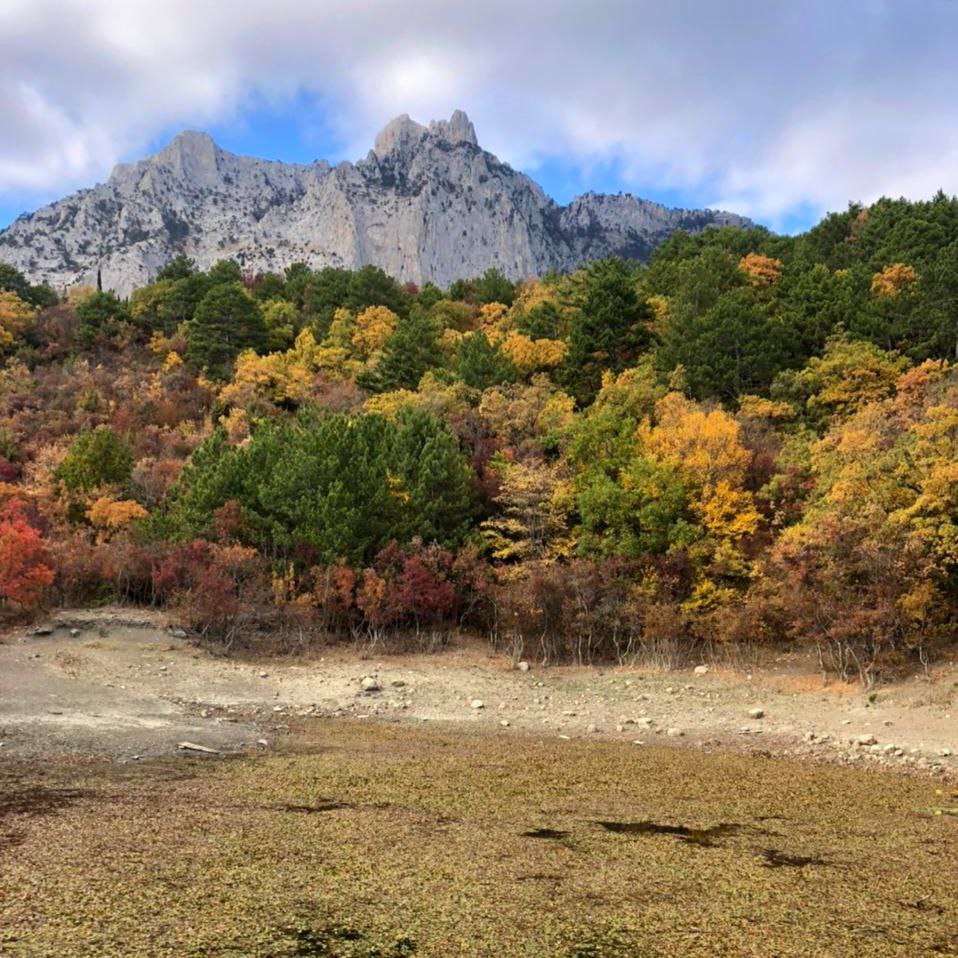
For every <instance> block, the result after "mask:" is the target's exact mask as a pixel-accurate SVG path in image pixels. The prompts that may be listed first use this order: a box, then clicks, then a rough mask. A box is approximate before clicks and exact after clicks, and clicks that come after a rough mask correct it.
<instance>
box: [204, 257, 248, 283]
mask: <svg viewBox="0 0 958 958" xmlns="http://www.w3.org/2000/svg"><path fill="white" fill-rule="evenodd" d="M206 275H207V278H208V279H209V281H210V283H211V284H212V285H214V286H217V285H219V284H220V283H241V282H242V281H243V271H242V270H241V269H240V267H239V263H237V262H236V260H233V259H221V260H217V261H216V262H215V263H214V264H213V265H212V266H211V267H210V268H209V270H208V272H207V274H206Z"/></svg>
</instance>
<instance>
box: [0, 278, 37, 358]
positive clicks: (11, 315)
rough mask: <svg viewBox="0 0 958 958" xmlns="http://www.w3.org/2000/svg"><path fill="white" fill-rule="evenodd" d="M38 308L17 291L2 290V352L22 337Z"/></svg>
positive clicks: (0, 342)
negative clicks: (24, 299) (23, 298)
mask: <svg viewBox="0 0 958 958" xmlns="http://www.w3.org/2000/svg"><path fill="white" fill-rule="evenodd" d="M35 318H36V310H35V309H34V308H33V307H32V306H30V304H29V303H25V302H24V301H23V300H22V299H21V298H20V297H19V296H18V295H17V294H16V293H13V292H9V291H8V290H0V352H2V351H3V350H5V349H8V348H9V347H10V346H12V345H13V343H14V341H15V340H16V339H18V338H19V337H20V335H21V334H22V333H23V331H24V330H25V329H26V327H27V325H28V324H29V323H30V322H31V320H33V319H35Z"/></svg>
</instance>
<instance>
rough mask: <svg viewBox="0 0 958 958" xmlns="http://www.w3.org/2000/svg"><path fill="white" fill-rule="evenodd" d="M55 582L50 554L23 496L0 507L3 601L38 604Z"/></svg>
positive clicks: (0, 584)
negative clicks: (32, 521)
mask: <svg viewBox="0 0 958 958" xmlns="http://www.w3.org/2000/svg"><path fill="white" fill-rule="evenodd" d="M52 582H53V567H52V563H51V559H50V555H49V553H48V552H47V549H46V546H45V545H44V543H43V539H42V538H41V536H40V533H39V532H37V530H36V529H34V527H33V526H32V525H31V524H30V522H29V519H28V517H27V506H26V503H24V502H23V500H22V499H11V500H10V501H9V502H8V503H7V504H6V505H5V506H4V507H3V509H0V602H2V603H4V604H6V603H11V602H12V603H15V604H16V605H18V606H21V607H30V606H35V605H38V604H39V603H40V602H41V600H42V599H43V594H44V592H45V591H46V589H47V587H48V586H49V585H50V584H51V583H52Z"/></svg>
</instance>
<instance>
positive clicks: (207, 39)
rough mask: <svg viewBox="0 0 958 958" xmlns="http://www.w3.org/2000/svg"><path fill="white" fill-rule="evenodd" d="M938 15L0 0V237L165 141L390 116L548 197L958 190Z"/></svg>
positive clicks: (333, 145) (478, 4)
mask: <svg viewBox="0 0 958 958" xmlns="http://www.w3.org/2000/svg"><path fill="white" fill-rule="evenodd" d="M956 41H958V0H828V2H820V0H798V2H796V0H789V2H785V0H762V2H753V0H575V2H573V0H551V2H549V3H546V2H544V0H471V2H460V0H403V2H386V0H269V2H268V3H266V2H252V0H149V2H146V0H0V227H2V226H3V225H5V224H7V223H9V222H10V221H11V220H13V219H14V218H15V217H16V216H17V215H18V214H20V213H22V212H26V211H32V210H34V209H36V208H37V207H39V206H41V205H43V204H44V203H46V202H49V201H51V200H53V199H56V198H59V197H61V196H64V195H66V194H68V193H70V192H72V191H74V190H76V189H79V188H82V187H86V186H91V185H93V184H94V183H96V182H102V181H103V180H105V179H106V178H107V176H109V173H110V170H111V168H112V167H113V165H114V164H115V163H117V162H121V161H129V160H133V159H139V158H140V157H142V156H145V155H147V154H148V153H151V152H154V151H155V150H157V149H159V148H160V147H162V146H163V145H164V144H165V143H166V142H167V141H168V140H169V139H171V138H172V137H173V136H174V135H175V134H176V133H177V132H179V131H180V130H182V129H186V128H189V129H202V130H206V131H208V132H209V133H211V134H212V135H213V137H214V139H216V141H217V142H218V143H219V144H220V145H221V146H223V147H225V148H226V149H230V150H232V151H234V152H238V153H247V154H250V155H255V156H262V157H267V158H270V159H282V160H290V161H299V162H303V161H310V160H313V159H328V160H330V161H331V162H337V161H340V160H344V159H345V160H356V159H359V158H360V157H362V156H364V155H365V154H366V152H367V151H368V150H369V149H370V147H371V146H372V143H373V139H374V138H375V134H376V132H377V131H378V130H379V129H380V128H381V127H382V126H384V125H385V124H386V123H387V122H388V121H389V120H390V119H391V118H393V117H394V116H397V115H399V114H400V113H408V114H410V115H411V116H412V117H413V118H414V119H416V120H419V121H420V122H427V121H429V120H430V119H433V118H437V119H438V118H445V117H448V116H449V115H450V114H451V113H452V111H453V110H454V109H457V108H460V109H463V110H465V111H466V112H467V113H468V114H469V116H470V118H471V119H472V120H473V122H474V124H475V126H476V130H477V134H478V137H479V142H480V144H481V145H482V146H483V147H484V148H486V149H488V150H490V151H491V152H493V153H495V154H496V155H497V156H499V157H500V159H502V160H504V161H505V162H507V163H509V164H510V165H512V166H513V167H515V168H517V169H521V170H523V171H525V172H526V173H528V174H530V175H531V176H533V177H534V178H535V179H536V180H537V181H538V182H539V183H541V185H542V186H543V188H544V189H545V190H546V192H548V193H549V194H550V195H552V196H553V197H555V198H556V199H557V200H558V201H560V202H568V200H569V199H571V198H572V197H573V196H574V195H576V194H578V193H581V192H585V191H587V190H595V191H599V192H618V191H620V190H621V191H627V192H632V193H635V194H636V195H639V196H643V197H646V198H650V199H655V200H658V201H660V202H664V203H667V204H668V205H674V206H684V207H689V208H697V207H703V206H709V207H713V208H721V209H728V210H732V211H734V212H738V213H743V214H746V215H748V216H751V217H753V218H754V219H755V220H757V221H759V222H762V223H764V224H766V225H768V226H770V227H771V228H773V229H776V230H780V231H786V232H795V231H797V230H801V229H805V228H807V227H808V226H810V225H812V224H813V223H814V222H816V221H817V220H818V219H819V218H820V217H821V216H822V214H823V213H825V212H827V211H829V210H839V209H844V208H845V207H846V206H847V205H848V203H849V202H851V201H855V202H870V201H872V200H874V199H877V198H878V197H879V196H882V195H891V196H907V197H909V198H912V199H921V198H926V197H929V196H931V195H933V194H934V193H935V192H936V191H937V190H938V189H943V190H945V192H947V193H958V54H956V48H958V42H956Z"/></svg>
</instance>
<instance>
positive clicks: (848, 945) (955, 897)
mask: <svg viewBox="0 0 958 958" xmlns="http://www.w3.org/2000/svg"><path fill="white" fill-rule="evenodd" d="M294 742H295V743H296V744H295V745H294V746H293V748H292V749H291V750H290V751H289V752H287V753H284V754H274V755H270V756H268V757H261V758H249V759H239V760H230V761H218V760H215V759H214V760H211V761H201V760H198V759H190V758H185V757H184V758H181V759H177V760H173V761H167V762H163V763H152V764H150V765H146V766H142V767H140V766H133V767H131V766H125V767H121V766H107V765H102V764H94V763H79V762H78V763H72V764H71V763H63V762H59V763H54V764H52V765H50V766H48V767H47V769H46V770H45V773H44V774H43V775H40V774H39V771H40V770H39V769H37V768H36V767H34V768H25V767H19V768H18V767H17V766H14V765H12V764H10V763H8V764H7V765H6V766H5V767H4V766H0V954H2V955H4V956H10V958H22V956H51V958H52V956H56V958H66V956H69V958H73V956H76V958H82V956H90V958H92V956H96V958H108V956H117V958H119V956H122V958H137V956H142V958H147V956H149V958H167V956H168V958H173V956H175V958H194V956H195V958H199V956H206V958H213V956H216V958H220V956H222V958H226V956H231V958H239V956H250V958H292V956H309V955H312V956H363V958H399V956H403V955H415V956H417V958H419V956H422V958H427V956H443V958H447V956H457V955H463V956H466V955H469V956H472V955H475V956H479V955H486V956H496V958H509V956H525V958H532V956H550V958H552V956H557V958H558V956H563V958H600V956H629V958H633V956H698V955H701V956H720V955H736V956H738V955H744V956H763V958H764V956H772V955H774V956H793V955H794V956H799V955H800V956H809V955H815V956H818V955H827V956H833V958H838V956H859V955H865V954H867V955H869V956H885V955H901V956H909V958H911V956H916V955H923V954H929V955H949V954H958V871H956V862H958V819H955V818H953V817H950V816H947V815H945V816H939V817H931V816H929V815H927V814H926V812H927V810H928V809H929V808H930V807H932V806H936V805H938V806H940V805H942V804H947V803H948V802H949V801H950V798H949V796H948V795H945V796H942V795H940V794H939V795H936V789H935V786H934V784H932V783H930V782H926V781H919V780H914V779H909V778H904V777H899V776H894V775H889V774H886V775H878V774H875V773H868V772H860V771H850V770H845V769H838V768H822V767H812V766H803V765H799V764H795V763H788V762H784V761H774V760H763V759H756V758H749V757H745V756H739V755H731V754H720V755H705V754H703V753H701V752H696V751H693V750H680V749H675V750H672V749H665V748H656V749H646V748H638V747H635V746H630V745H623V744H618V743H609V742H605V743H597V742H594V741H590V742H588V743H585V742H577V741H572V742H565V741H561V740H548V741H544V742H543V741H538V740H536V739H533V738H524V737H520V736H513V735H512V734H510V733H503V734H502V735H496V736H490V735H480V734H470V733H466V732H462V731H452V730H444V729H429V730H411V729H409V728H403V727H398V726H384V725H368V726H367V725H365V724H362V723H358V722H357V723H317V724H315V725H312V726H310V727H309V729H308V730H306V731H303V732H301V734H299V735H297V736H295V737H294ZM643 823H644V824H643ZM718 826H722V827H718ZM543 830H544V831H543ZM528 833H532V834H528Z"/></svg>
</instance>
